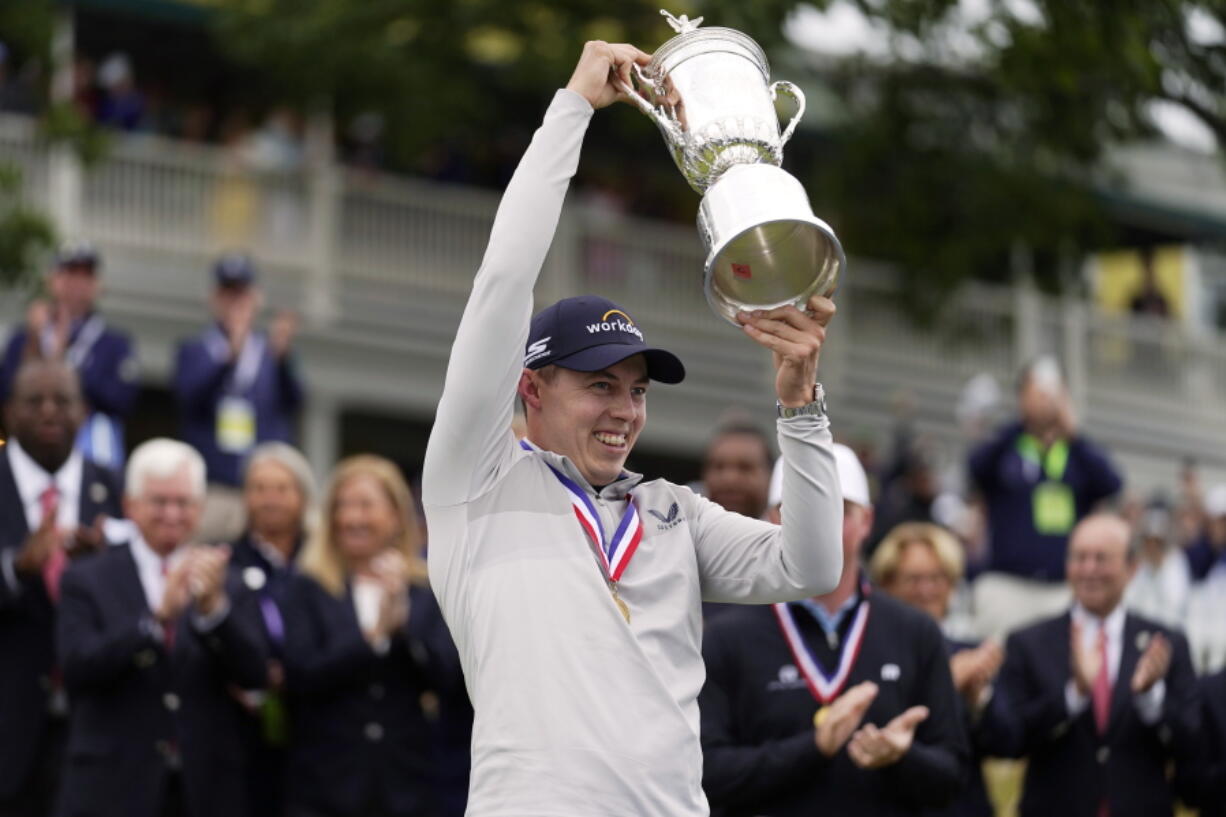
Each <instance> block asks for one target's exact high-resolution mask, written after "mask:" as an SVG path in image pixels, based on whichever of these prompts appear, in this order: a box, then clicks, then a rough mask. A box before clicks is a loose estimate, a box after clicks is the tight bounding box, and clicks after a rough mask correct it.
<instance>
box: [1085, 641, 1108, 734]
mask: <svg viewBox="0 0 1226 817" xmlns="http://www.w3.org/2000/svg"><path fill="white" fill-rule="evenodd" d="M1107 660H1108V659H1107V628H1106V626H1105V625H1104V626H1101V627H1099V628H1098V675H1096V676H1094V687H1093V689H1092V690H1091V691H1090V700H1091V702H1092V703H1093V706H1094V725H1095V726H1096V727H1098V734H1100V735H1102V734H1104V733H1106V731H1107V721H1108V720H1110V718H1111V676H1110V674H1109V673H1108V668H1107Z"/></svg>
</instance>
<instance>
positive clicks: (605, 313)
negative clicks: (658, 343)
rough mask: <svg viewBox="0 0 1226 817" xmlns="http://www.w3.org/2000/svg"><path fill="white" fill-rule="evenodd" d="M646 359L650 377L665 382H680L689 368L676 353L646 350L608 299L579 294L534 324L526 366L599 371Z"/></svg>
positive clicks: (630, 321) (547, 311) (632, 326)
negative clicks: (640, 358) (627, 361)
mask: <svg viewBox="0 0 1226 817" xmlns="http://www.w3.org/2000/svg"><path fill="white" fill-rule="evenodd" d="M634 355H642V356H643V358H644V360H646V361H647V376H648V377H650V378H651V379H652V380H658V381H660V382H661V383H680V382H681V381H682V380H684V379H685V366H683V365H681V361H680V360H679V359H678V358H677V356H676V355H674V354H673V353H672V352H666V351H664V350H663V349H656V348H653V347H650V346H648V345H647V343H646V342H645V341H644V340H643V333H642V331H641V330H640V329H639V328H638V326H636V325H635V323H634V319H633V318H631V317H630V316H629V315H628V314H626V312H625V310H623V309H622V308H621V307H619V306H618V305H617V304H615V303H613V302H612V301H610V300H608V299H606V298H599V297H597V296H595V295H580V296H577V297H575V298H563V299H562V300H560V301H558V302H557V303H556V304H554V305H553V306H550V307H546V308H545V309H542V310H541V311H540V312H538V313H537V314H536V316H535V317H534V318H533V319H532V328H531V330H529V332H528V346H527V348H526V349H525V351H524V366H525V367H526V368H529V369H541V368H544V367H545V366H549V365H551V364H552V365H555V366H561V367H562V368H563V369H572V370H574V371H577V372H598V371H600V370H601V369H607V368H608V367H610V366H612V365H613V364H615V363H619V362H621V361H623V360H625V359H626V358H628V357H632V356H634Z"/></svg>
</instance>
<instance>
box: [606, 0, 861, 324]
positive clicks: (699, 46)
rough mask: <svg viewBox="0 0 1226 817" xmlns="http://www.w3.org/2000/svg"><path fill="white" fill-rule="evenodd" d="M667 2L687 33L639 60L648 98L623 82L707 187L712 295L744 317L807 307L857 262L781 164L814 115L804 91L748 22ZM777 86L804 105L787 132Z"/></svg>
mask: <svg viewBox="0 0 1226 817" xmlns="http://www.w3.org/2000/svg"><path fill="white" fill-rule="evenodd" d="M660 13H661V14H663V15H664V16H665V18H667V20H668V23H669V25H671V26H672V27H673V30H674V31H676V32H677V36H675V37H673V38H672V39H671V40H669V41H668V42H666V43H664V45H662V46H660V48H659V49H658V50H657V51H656V53H655V54H653V55H652V58H651V63H650V64H649V65H648V66H647V67H646V68H645V69H643V68H639V67H638V66H636V67H635V70H636V76H637V78H638V81H639V83H641V85H642V87H643V89H644V92H645V93H646V94H647V95H648V96H649V97H650V100H649V99H646V98H644V96H642V95H640V94H639V93H638V92H637V91H636V90H635V89H633V88H630V87H628V86H625V85H622V86H621V90H622V91H623V92H624V93H625V94H626V95H627V96H629V97H630V99H631V100H632V101H633V102H634V103H635V104H636V105H638V106H639V108H641V109H642V110H643V112H644V113H646V114H647V115H648V116H650V117H651V118H652V119H653V120H654V121H655V123H656V125H658V126H659V128H660V131H661V132H662V133H663V134H664V141H665V142H666V143H667V144H668V148H669V151H670V152H671V153H672V156H673V160H674V161H675V162H676V163H677V167H678V168H679V169H680V170H681V173H682V175H683V176H685V178H686V181H688V182H689V183H690V186H691V187H693V188H694V189H695V190H697V191H698V192H699V193H701V194H702V203H701V204H700V205H699V208H698V231H699V233H700V234H701V236H702V241H703V244H704V245H705V246H706V248H707V260H706V264H705V265H704V269H703V290H704V291H705V292H706V296H707V302H708V303H709V304H710V305H711V308H712V309H713V310H714V311H715V313H716V314H717V315H721V316H723V317H724V318H727V319H728V320H729V321H730V322H732V323H734V324H735V323H736V317H735V316H736V313H737V311H739V310H742V309H744V310H753V309H771V308H773V307H777V306H783V305H785V304H789V303H790V304H795V305H796V306H797V307H798V308H800V309H804V308H805V302H806V301H807V300H808V299H809V297H810V296H811V295H813V294H815V293H818V294H826V293H828V292H830V291H832V290H833V289H834V286H835V283H836V282H837V280H838V277H839V273H840V272H841V271H842V269H843V267H844V266H846V264H847V259H846V257H845V256H844V255H843V247H842V245H841V244H839V240H838V238H836V237H835V235H834V231H833V230H831V229H830V227H829V225H827V224H826V222H824V221H822V220H821V219H819V218H818V217H817V216H815V215H813V209H812V208H811V207H810V206H809V197H808V196H807V195H806V194H805V190H804V188H803V187H801V185H800V182H798V181H797V180H796V178H795V177H793V176H792V174H790V173H788V172H787V171H785V170H783V169H782V168H780V167H779V165H780V163H781V162H782V161H783V146H784V145H785V144H787V141H788V139H790V138H791V137H792V133H793V131H795V130H796V125H797V123H799V122H800V118H801V116H803V115H804V112H805V97H804V94H802V93H801V92H800V89H799V88H797V87H796V86H795V85H793V84H792V83H790V82H774V83H772V82H771V81H770V65H769V64H768V63H767V61H766V55H765V54H764V53H763V51H762V48H761V47H760V46H759V45H758V44H757V43H756V42H754V41H753V40H752V39H750V38H749V37H748V36H746V35H745V34H742V33H741V32H739V31H735V30H733V29H730V28H703V29H700V28H699V27H698V26H699V25H700V24H701V23H702V18H701V17H699V18H697V19H695V20H690V19H688V18H687V17H686V16H685V15H682V16H681V17H680V18H676V17H673V15H671V14H669V13H668V12H667V11H664V10H661V12H660ZM778 94H785V95H787V96H789V97H791V98H792V99H793V100H794V101H795V102H796V108H797V110H796V113H795V114H794V115H793V116H792V119H791V121H789V122H788V124H787V127H786V128H784V130H783V133H782V134H781V133H780V132H779V119H778V116H777V115H776V113H775V98H776V96H777V95H778Z"/></svg>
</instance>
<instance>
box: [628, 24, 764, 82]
mask: <svg viewBox="0 0 1226 817" xmlns="http://www.w3.org/2000/svg"><path fill="white" fill-rule="evenodd" d="M660 14H662V15H664V17H665V19H667V20H668V24H669V25H670V26H672V28H673V30H674V31H676V32H677V36H675V37H673V38H672V39H671V40H669V41H668V42H666V43H664V45H662V46H660V47H659V48H657V49H656V52H655V53H654V54H652V55H651V64H650V65H649V66H648V69H647V70H648V72H649V73H651V74H654V75H655V76H660V74H661V73H662V72H667V71H670V70H672V69H674V68H676V67H677V66H678V65H680V64H681V63H683V62H685V61H686V60H687V59H689V58H690V57H695V56H698V55H700V54H709V53H711V52H715V51H725V52H731V53H734V54H739V55H740V56H743V57H745V58H746V59H748V60H750V61H751V62H753V63H754V64H755V65H757V66H758V68H759V70H761V72H762V78H763V79H764V80H765V81H767V82H770V63H769V62H767V60H766V52H764V51H763V50H762V46H760V45H758V44H757V43H756V42H755V41H754V39H753V38H752V37H750V36H749V35H747V34H744V33H742V32H740V31H737V30H736V29H734V28H719V27H715V28H699V26H700V25H702V18H701V17H697V18H695V19H693V20H691V19H690V18H689V17H687V16H686V15H684V14H682V15H681V16H680V17H674V16H673V15H672V14H670V13H669V12H668V11H667V10H665V9H660Z"/></svg>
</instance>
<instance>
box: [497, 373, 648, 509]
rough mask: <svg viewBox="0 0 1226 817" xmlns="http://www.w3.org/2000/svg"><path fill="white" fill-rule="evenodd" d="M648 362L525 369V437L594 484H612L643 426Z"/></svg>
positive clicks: (522, 392)
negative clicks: (587, 369) (580, 368)
mask: <svg viewBox="0 0 1226 817" xmlns="http://www.w3.org/2000/svg"><path fill="white" fill-rule="evenodd" d="M648 382H649V381H648V379H647V362H646V361H645V360H644V359H643V356H642V355H634V356H632V357H629V358H626V359H625V360H623V361H620V362H618V363H615V364H613V365H612V366H610V367H609V368H607V369H602V370H601V371H598V372H576V371H572V370H570V369H563V368H562V367H560V366H553V367H546V369H541V370H531V369H526V370H524V373H523V376H522V377H521V379H520V384H519V393H520V397H521V398H523V401H524V405H525V406H526V407H527V414H528V437H529V439H531V440H532V442H534V443H536V444H537V445H539V446H540V447H542V448H544V449H546V450H549V451H553V452H554V453H556V454H562V455H564V456H566V457H569V458H570V459H571V461H572V462H574V463H575V466H576V467H577V468H578V469H579V473H580V474H582V475H583V477H584V478H585V479H586V480H587V481H588V482H589V483H591V484H592V485H607V484H609V483H610V482H614V481H615V480H616V479H617V478H618V476H619V475H620V474H621V472H622V467H623V466H624V465H625V464H626V457H628V456H629V455H630V451H631V449H633V448H634V443H635V441H637V440H638V436H639V432H640V431H642V430H643V425H644V424H645V423H646V422H647V386H648Z"/></svg>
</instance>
